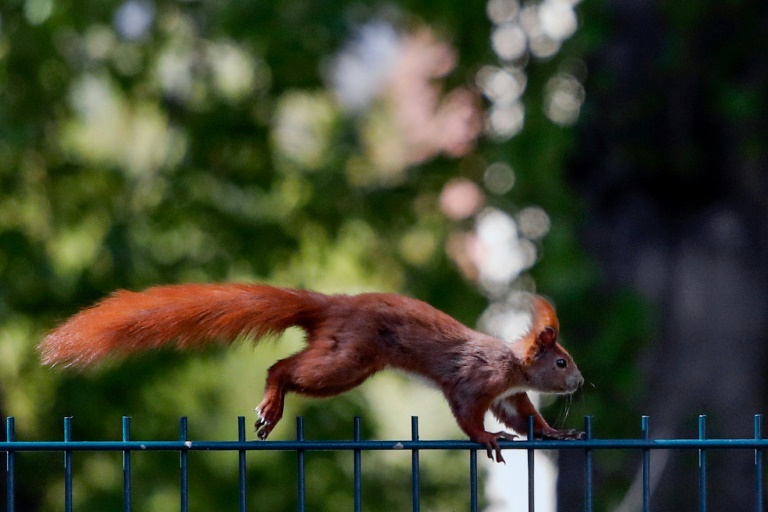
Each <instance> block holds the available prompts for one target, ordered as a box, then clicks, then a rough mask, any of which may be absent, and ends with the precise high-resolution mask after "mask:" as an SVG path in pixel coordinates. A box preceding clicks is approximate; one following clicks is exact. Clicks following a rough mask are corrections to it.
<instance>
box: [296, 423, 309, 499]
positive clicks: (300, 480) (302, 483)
mask: <svg viewBox="0 0 768 512" xmlns="http://www.w3.org/2000/svg"><path fill="white" fill-rule="evenodd" d="M296 440H297V441H299V442H301V441H304V418H302V417H301V416H297V417H296ZM296 455H297V459H298V475H297V487H298V489H297V492H298V496H297V498H298V508H299V512H304V511H305V510H306V507H307V502H306V492H307V487H306V484H307V481H306V467H305V465H304V450H303V449H301V448H299V449H298V450H296Z"/></svg>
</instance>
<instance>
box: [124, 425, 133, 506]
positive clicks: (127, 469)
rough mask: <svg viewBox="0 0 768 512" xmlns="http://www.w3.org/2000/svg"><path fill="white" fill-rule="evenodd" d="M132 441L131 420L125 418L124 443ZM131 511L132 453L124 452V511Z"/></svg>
mask: <svg viewBox="0 0 768 512" xmlns="http://www.w3.org/2000/svg"><path fill="white" fill-rule="evenodd" d="M130 439H131V418H130V416H123V442H124V443H127V442H128V441H130ZM130 510H131V451H130V450H123V511H124V512H130Z"/></svg>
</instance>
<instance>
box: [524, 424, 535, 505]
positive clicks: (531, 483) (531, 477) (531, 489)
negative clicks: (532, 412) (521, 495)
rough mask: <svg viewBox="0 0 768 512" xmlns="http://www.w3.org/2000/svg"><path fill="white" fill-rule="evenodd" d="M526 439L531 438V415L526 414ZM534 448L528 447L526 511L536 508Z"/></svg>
mask: <svg viewBox="0 0 768 512" xmlns="http://www.w3.org/2000/svg"><path fill="white" fill-rule="evenodd" d="M526 436H527V437H528V439H533V416H528V424H527V434H526ZM535 453H536V452H535V450H534V449H533V448H528V512H534V510H536V493H535V491H536V480H535V477H536V473H535V470H536V468H535V466H534V456H535Z"/></svg>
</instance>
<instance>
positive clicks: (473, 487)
mask: <svg viewBox="0 0 768 512" xmlns="http://www.w3.org/2000/svg"><path fill="white" fill-rule="evenodd" d="M469 510H470V512H477V450H469Z"/></svg>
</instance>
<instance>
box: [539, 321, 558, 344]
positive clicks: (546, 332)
mask: <svg viewBox="0 0 768 512" xmlns="http://www.w3.org/2000/svg"><path fill="white" fill-rule="evenodd" d="M556 341H557V331H556V330H555V329H554V327H549V326H548V327H545V328H544V329H542V331H541V332H540V333H539V335H538V336H536V344H537V345H539V346H541V347H542V348H547V347H551V346H552V345H554V344H555V342H556Z"/></svg>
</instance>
